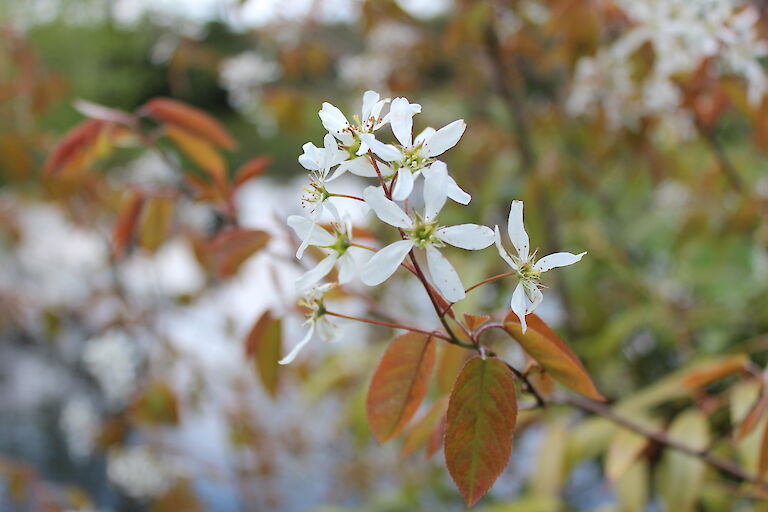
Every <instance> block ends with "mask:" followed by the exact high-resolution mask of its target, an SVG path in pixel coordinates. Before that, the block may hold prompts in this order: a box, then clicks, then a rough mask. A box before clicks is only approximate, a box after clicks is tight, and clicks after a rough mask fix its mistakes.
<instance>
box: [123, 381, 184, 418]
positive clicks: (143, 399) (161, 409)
mask: <svg viewBox="0 0 768 512" xmlns="http://www.w3.org/2000/svg"><path fill="white" fill-rule="evenodd" d="M133 411H134V417H136V418H137V419H139V420H140V421H143V422H145V423H150V424H155V425H163V424H166V425H176V424H178V422H179V403H178V400H177V399H176V394H175V393H174V392H173V390H172V389H171V388H170V387H168V384H166V383H165V382H162V381H154V382H151V383H150V384H149V385H147V386H146V387H145V388H144V389H143V390H142V393H141V396H140V397H139V398H138V400H137V401H136V402H135V403H134V405H133Z"/></svg>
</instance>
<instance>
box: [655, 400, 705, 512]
mask: <svg viewBox="0 0 768 512" xmlns="http://www.w3.org/2000/svg"><path fill="white" fill-rule="evenodd" d="M669 437H670V439H674V440H676V441H679V442H682V443H685V444H687V445H688V446H691V447H692V448H697V449H702V450H703V449H704V448H706V446H707V441H708V439H709V429H708V425H707V419H706V417H704V415H703V414H701V413H700V412H699V411H695V410H689V411H686V412H683V413H681V414H679V415H678V416H677V417H676V418H675V420H674V421H673V422H672V426H671V427H670V429H669ZM704 464H705V463H704V462H703V461H702V460H700V459H697V458H695V457H691V456H690V455H688V454H685V453H680V452H678V451H676V450H674V449H670V448H667V449H666V450H665V451H664V458H663V460H662V463H661V468H660V470H659V481H658V486H659V495H660V496H661V498H662V500H663V501H664V502H665V503H666V508H665V509H666V510H674V511H675V512H689V511H692V510H694V507H695V505H696V502H697V501H698V499H699V496H700V495H701V490H702V484H703V483H704V471H705V469H706V467H705V465H704Z"/></svg>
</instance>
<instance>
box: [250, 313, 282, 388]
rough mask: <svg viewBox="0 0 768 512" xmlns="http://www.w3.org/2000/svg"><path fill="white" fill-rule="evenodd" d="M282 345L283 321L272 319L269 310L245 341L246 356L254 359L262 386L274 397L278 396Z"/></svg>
mask: <svg viewBox="0 0 768 512" xmlns="http://www.w3.org/2000/svg"><path fill="white" fill-rule="evenodd" d="M281 345H282V335H281V321H280V319H279V318H272V313H271V312H270V311H269V310H267V311H265V312H264V314H263V315H261V317H259V319H258V320H257V321H256V323H255V324H254V325H253V327H252V328H251V331H250V332H249V333H248V337H247V338H246V339H245V354H246V356H248V357H249V358H250V357H253V358H254V360H255V363H256V369H257V370H258V372H259V379H260V380H261V384H262V386H264V389H265V390H266V391H267V393H269V394H270V395H271V396H273V397H274V396H276V394H277V384H278V377H279V375H280V373H279V372H278V371H277V369H278V364H277V362H278V361H279V360H280V354H281V352H282V347H281Z"/></svg>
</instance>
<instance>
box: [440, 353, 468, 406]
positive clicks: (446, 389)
mask: <svg viewBox="0 0 768 512" xmlns="http://www.w3.org/2000/svg"><path fill="white" fill-rule="evenodd" d="M441 352H442V353H441V355H440V362H439V363H438V365H437V387H438V389H439V390H440V393H441V394H446V395H447V394H448V393H450V392H451V390H452V389H453V383H454V382H456V376H457V375H458V374H459V372H460V371H461V368H462V367H463V366H464V363H466V362H467V356H468V355H469V352H467V351H466V350H465V349H463V348H461V347H459V346H456V345H449V344H447V343H443V346H442V349H441Z"/></svg>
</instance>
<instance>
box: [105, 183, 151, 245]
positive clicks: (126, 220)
mask: <svg viewBox="0 0 768 512" xmlns="http://www.w3.org/2000/svg"><path fill="white" fill-rule="evenodd" d="M144 199H145V198H144V195H143V194H142V193H141V192H133V193H132V194H131V195H130V196H129V197H128V198H127V199H126V200H125V204H124V206H123V208H122V210H121V211H120V214H119V216H118V217H117V222H115V227H114V228H113V230H112V254H114V255H115V257H117V258H119V257H121V256H122V255H123V254H125V250H126V249H127V248H128V244H130V243H131V238H133V234H134V232H135V231H136V224H137V223H138V221H139V215H140V214H141V210H142V208H143V207H144Z"/></svg>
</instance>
